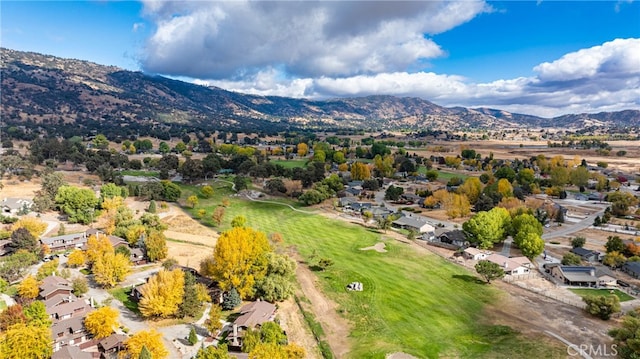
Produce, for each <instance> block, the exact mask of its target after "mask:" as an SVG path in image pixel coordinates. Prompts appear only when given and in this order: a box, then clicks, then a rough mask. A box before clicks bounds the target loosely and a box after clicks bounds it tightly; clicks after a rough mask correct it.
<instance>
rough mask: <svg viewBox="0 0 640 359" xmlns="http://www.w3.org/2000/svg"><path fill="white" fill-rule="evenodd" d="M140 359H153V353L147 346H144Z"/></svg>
mask: <svg viewBox="0 0 640 359" xmlns="http://www.w3.org/2000/svg"><path fill="white" fill-rule="evenodd" d="M138 359H153V355H151V351H149V348H147V346H146V345H143V346H142V350H140V356H139V357H138Z"/></svg>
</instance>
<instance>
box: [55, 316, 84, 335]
mask: <svg viewBox="0 0 640 359" xmlns="http://www.w3.org/2000/svg"><path fill="white" fill-rule="evenodd" d="M84 318H85V317H84V316H81V317H73V318H70V319H65V320H61V321H59V322H56V323H53V324H52V325H51V337H52V338H53V340H56V338H58V334H59V333H65V334H66V333H69V329H71V331H72V332H77V331H81V330H83V329H84V324H83V323H84Z"/></svg>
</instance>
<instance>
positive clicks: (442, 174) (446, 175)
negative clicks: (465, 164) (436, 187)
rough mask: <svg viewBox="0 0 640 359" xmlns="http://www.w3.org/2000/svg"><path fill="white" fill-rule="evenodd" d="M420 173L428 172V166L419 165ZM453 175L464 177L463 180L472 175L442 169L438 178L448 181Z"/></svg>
mask: <svg viewBox="0 0 640 359" xmlns="http://www.w3.org/2000/svg"><path fill="white" fill-rule="evenodd" d="M418 173H420V174H426V173H427V167H425V166H420V167H418ZM453 177H459V178H462V179H463V180H466V179H467V178H468V177H470V176H469V175H466V174H463V173H454V172H448V171H442V170H440V171H438V179H439V180H441V181H444V182H448V181H449V180H450V179H451V178H453Z"/></svg>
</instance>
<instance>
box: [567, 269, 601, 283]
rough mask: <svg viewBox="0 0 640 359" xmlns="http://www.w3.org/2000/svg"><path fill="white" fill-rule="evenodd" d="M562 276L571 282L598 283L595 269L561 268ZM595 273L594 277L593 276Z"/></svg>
mask: <svg viewBox="0 0 640 359" xmlns="http://www.w3.org/2000/svg"><path fill="white" fill-rule="evenodd" d="M560 270H561V271H562V275H563V276H564V277H565V278H566V279H567V280H569V281H570V282H597V281H598V278H597V277H596V276H595V272H596V268H595V267H584V266H560ZM592 272H593V274H594V275H591V273H592Z"/></svg>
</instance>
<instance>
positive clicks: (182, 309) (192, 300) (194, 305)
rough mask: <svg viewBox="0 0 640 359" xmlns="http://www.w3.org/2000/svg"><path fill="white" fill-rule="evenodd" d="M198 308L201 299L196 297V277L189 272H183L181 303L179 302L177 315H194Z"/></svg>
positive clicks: (181, 316) (200, 305) (200, 304)
mask: <svg viewBox="0 0 640 359" xmlns="http://www.w3.org/2000/svg"><path fill="white" fill-rule="evenodd" d="M200 308H202V301H201V300H200V298H198V293H197V288H196V278H195V277H194V276H193V274H191V273H190V272H185V273H184V288H183V294H182V303H180V306H179V309H178V313H177V316H178V317H180V318H184V317H195V315H196V314H197V313H198V311H199V310H200Z"/></svg>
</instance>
